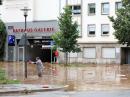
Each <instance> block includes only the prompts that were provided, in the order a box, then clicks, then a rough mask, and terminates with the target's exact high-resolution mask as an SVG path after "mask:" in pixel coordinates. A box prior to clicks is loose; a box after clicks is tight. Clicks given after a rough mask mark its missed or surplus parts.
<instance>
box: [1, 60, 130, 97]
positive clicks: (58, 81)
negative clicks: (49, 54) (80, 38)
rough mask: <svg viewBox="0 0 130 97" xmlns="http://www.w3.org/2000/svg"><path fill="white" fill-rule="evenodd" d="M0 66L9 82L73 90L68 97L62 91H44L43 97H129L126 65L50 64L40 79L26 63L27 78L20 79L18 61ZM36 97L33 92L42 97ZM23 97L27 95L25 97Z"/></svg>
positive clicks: (21, 65)
mask: <svg viewBox="0 0 130 97" xmlns="http://www.w3.org/2000/svg"><path fill="white" fill-rule="evenodd" d="M0 67H2V68H3V69H5V71H6V75H7V77H8V78H9V79H14V80H16V79H18V80H20V81H21V82H22V83H23V84H33V85H36V84H37V85H50V86H52V85H56V86H58V85H63V86H65V88H64V90H65V91H76V92H74V94H73V95H70V96H69V94H68V93H69V92H64V91H57V92H51V93H52V96H50V95H49V93H48V92H45V93H44V95H48V96H45V97H86V96H84V95H88V96H87V97H130V96H128V94H129V93H130V65H116V64H108V65H88V64H85V65H84V66H79V65H77V66H76V67H67V68H64V67H63V66H60V65H55V64H52V65H48V66H47V65H46V68H45V69H44V72H43V77H42V78H38V77H37V72H36V67H35V64H28V78H27V79H25V78H24V63H22V62H0ZM121 91H123V92H121ZM57 93H58V94H57ZM60 93H61V95H60ZM62 93H63V94H65V95H62ZM90 94H91V96H90ZM96 94H97V95H99V96H96ZM35 95H37V96H35ZM38 95H39V96H38ZM40 95H42V93H38V94H37V93H35V94H33V95H32V96H31V97H33V96H34V97H42V96H40ZM58 95H59V96H58ZM104 95H106V96H104ZM111 95H113V96H111ZM120 95H121V96H120ZM10 97H11V96H10ZM13 97H15V96H13ZM16 97H24V96H16ZM25 97H30V96H28V95H25Z"/></svg>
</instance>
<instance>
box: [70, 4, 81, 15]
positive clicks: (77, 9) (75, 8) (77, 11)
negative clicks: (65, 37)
mask: <svg viewBox="0 0 130 97" xmlns="http://www.w3.org/2000/svg"><path fill="white" fill-rule="evenodd" d="M70 8H71V10H72V14H73V15H76V14H81V6H80V5H73V6H70Z"/></svg>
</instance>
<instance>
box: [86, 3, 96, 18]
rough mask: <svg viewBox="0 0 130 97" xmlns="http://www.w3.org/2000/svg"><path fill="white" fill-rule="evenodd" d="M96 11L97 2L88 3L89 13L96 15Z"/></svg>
mask: <svg viewBox="0 0 130 97" xmlns="http://www.w3.org/2000/svg"><path fill="white" fill-rule="evenodd" d="M95 12H96V6H95V3H91V4H88V14H89V15H95Z"/></svg>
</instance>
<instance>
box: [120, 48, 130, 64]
mask: <svg viewBox="0 0 130 97" xmlns="http://www.w3.org/2000/svg"><path fill="white" fill-rule="evenodd" d="M121 64H130V48H129V47H122V48H121Z"/></svg>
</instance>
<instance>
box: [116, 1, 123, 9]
mask: <svg viewBox="0 0 130 97" xmlns="http://www.w3.org/2000/svg"><path fill="white" fill-rule="evenodd" d="M120 8H122V2H116V3H115V11H117V10H118V9H120Z"/></svg>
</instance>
